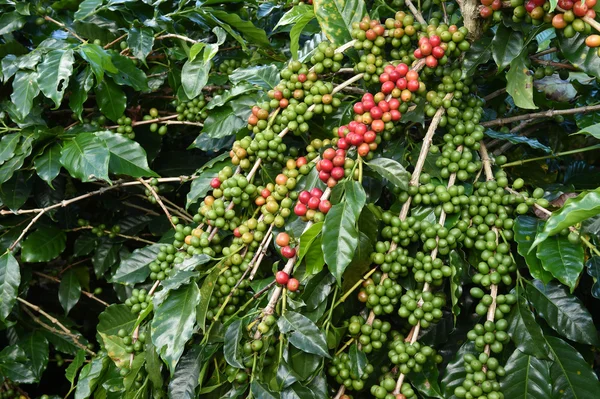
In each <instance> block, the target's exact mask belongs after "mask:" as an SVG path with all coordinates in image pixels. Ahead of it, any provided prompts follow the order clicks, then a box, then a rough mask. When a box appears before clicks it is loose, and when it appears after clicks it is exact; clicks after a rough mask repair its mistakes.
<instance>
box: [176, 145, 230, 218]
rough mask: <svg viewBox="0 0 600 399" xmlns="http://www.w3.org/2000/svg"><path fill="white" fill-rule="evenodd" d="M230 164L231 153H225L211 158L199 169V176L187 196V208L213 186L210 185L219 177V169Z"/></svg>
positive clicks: (197, 173) (197, 172)
mask: <svg viewBox="0 0 600 399" xmlns="http://www.w3.org/2000/svg"><path fill="white" fill-rule="evenodd" d="M230 164H231V160H230V157H229V154H227V153H224V154H221V155H219V156H217V157H215V158H213V159H211V160H210V161H208V162H207V163H206V164H204V165H203V166H202V167H201V168H200V169H198V170H197V171H196V175H198V176H199V177H198V178H196V179H194V180H193V181H192V185H191V187H190V192H189V193H188V194H187V197H186V200H187V201H186V208H188V207H189V206H190V205H192V204H195V203H196V202H198V200H199V199H200V198H203V197H204V196H205V195H206V194H207V193H208V192H209V191H210V190H211V188H212V187H211V186H210V182H211V180H212V179H214V178H215V177H217V175H218V174H219V171H221V170H222V169H223V168H224V167H225V166H227V165H230Z"/></svg>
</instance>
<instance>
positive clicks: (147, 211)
mask: <svg viewBox="0 0 600 399" xmlns="http://www.w3.org/2000/svg"><path fill="white" fill-rule="evenodd" d="M144 198H145V197H144ZM122 204H123V205H125V206H128V207H130V208H134V209H139V210H140V211H144V212H146V213H147V214H148V215H152V216H160V214H159V213H156V212H154V211H153V210H151V209H146V208H144V207H143V206H140V205H136V204H134V203H131V202H128V201H123V202H122Z"/></svg>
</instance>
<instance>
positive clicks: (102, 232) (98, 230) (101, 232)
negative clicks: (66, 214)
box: [77, 219, 121, 238]
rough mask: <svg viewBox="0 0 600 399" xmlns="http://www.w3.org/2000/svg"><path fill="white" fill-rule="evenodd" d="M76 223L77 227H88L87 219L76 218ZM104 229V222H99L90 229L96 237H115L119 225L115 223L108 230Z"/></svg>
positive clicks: (119, 227)
mask: <svg viewBox="0 0 600 399" xmlns="http://www.w3.org/2000/svg"><path fill="white" fill-rule="evenodd" d="M77 225H78V226H79V227H88V228H89V226H90V222H89V220H85V219H78V220H77ZM106 229H107V226H106V224H104V223H101V224H99V225H98V226H95V227H92V228H91V231H92V234H94V235H95V236H96V237H104V236H108V238H115V237H116V236H117V234H119V233H120V232H121V226H119V225H117V224H116V225H114V226H112V227H111V228H110V230H106Z"/></svg>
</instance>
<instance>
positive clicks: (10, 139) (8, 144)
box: [0, 133, 21, 165]
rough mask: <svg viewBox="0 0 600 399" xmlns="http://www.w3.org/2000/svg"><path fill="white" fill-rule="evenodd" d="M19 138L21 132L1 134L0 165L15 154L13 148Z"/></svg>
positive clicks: (15, 146)
mask: <svg viewBox="0 0 600 399" xmlns="http://www.w3.org/2000/svg"><path fill="white" fill-rule="evenodd" d="M20 140H21V133H10V134H6V135H4V136H2V140H0V165H1V164H3V163H4V162H6V161H7V160H9V159H10V158H12V157H13V156H14V155H15V149H16V148H17V144H19V141H20Z"/></svg>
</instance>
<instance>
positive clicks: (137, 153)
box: [94, 131, 158, 178]
mask: <svg viewBox="0 0 600 399" xmlns="http://www.w3.org/2000/svg"><path fill="white" fill-rule="evenodd" d="M94 134H95V135H96V137H98V138H100V139H101V140H103V141H104V142H105V143H106V146H107V147H108V150H109V151H110V161H109V164H108V168H109V171H110V172H111V173H114V174H118V175H127V176H130V177H136V178H137V177H148V176H153V177H158V175H157V174H156V173H155V172H153V171H152V170H151V169H150V167H149V166H148V159H147V157H146V151H144V148H143V147H142V146H141V145H140V144H139V143H138V142H137V141H133V140H130V139H128V138H127V137H125V136H124V135H122V134H114V133H111V132H109V131H102V132H96V133H94Z"/></svg>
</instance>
